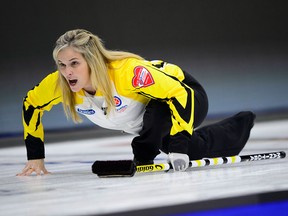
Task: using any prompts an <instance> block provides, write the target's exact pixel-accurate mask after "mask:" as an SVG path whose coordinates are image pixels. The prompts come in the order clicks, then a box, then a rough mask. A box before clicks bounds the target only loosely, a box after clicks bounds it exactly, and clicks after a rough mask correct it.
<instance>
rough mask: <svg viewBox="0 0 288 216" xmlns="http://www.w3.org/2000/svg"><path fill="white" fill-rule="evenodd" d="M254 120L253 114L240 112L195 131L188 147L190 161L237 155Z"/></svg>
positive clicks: (246, 138) (247, 136) (248, 134)
mask: <svg viewBox="0 0 288 216" xmlns="http://www.w3.org/2000/svg"><path fill="white" fill-rule="evenodd" d="M254 119H255V114H254V113H252V112H250V111H246V112H240V113H238V114H236V115H234V116H232V117H230V118H227V119H224V120H222V121H220V122H217V123H214V124H211V125H207V126H205V127H202V128H199V129H197V130H195V131H194V133H193V135H192V137H191V145H190V146H189V152H188V155H189V157H190V160H196V159H201V158H203V157H208V158H212V157H225V156H233V155H238V154H239V153H240V151H241V150H242V149H243V148H244V146H245V144H246V142H247V140H248V139H249V136H250V131H251V129H252V127H253V125H254Z"/></svg>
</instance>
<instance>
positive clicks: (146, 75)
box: [132, 66, 154, 88]
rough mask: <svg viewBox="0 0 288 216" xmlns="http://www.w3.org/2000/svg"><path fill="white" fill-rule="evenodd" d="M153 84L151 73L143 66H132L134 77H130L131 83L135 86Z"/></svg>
mask: <svg viewBox="0 0 288 216" xmlns="http://www.w3.org/2000/svg"><path fill="white" fill-rule="evenodd" d="M153 84H154V80H153V77H152V75H151V73H150V72H149V71H148V70H147V69H146V68H145V67H143V66H137V67H135V68H134V77H133V79H132V85H133V87H136V88H141V87H148V86H150V85H153Z"/></svg>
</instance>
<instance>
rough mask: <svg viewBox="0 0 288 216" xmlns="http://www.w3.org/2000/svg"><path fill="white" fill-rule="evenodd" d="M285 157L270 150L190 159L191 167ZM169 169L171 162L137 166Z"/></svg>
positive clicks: (145, 170)
mask: <svg viewBox="0 0 288 216" xmlns="http://www.w3.org/2000/svg"><path fill="white" fill-rule="evenodd" d="M285 157H286V153H285V152H284V151H278V152H268V153H261V154H251V155H242V156H239V155H237V156H231V157H217V158H205V159H201V160H192V161H190V162H189V167H203V166H214V165H221V164H233V163H240V162H247V161H259V160H270V159H281V158H285ZM169 169H172V165H171V164H170V163H162V164H151V165H142V166H136V172H158V171H168V170H169Z"/></svg>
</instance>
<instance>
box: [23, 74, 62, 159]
mask: <svg viewBox="0 0 288 216" xmlns="http://www.w3.org/2000/svg"><path fill="white" fill-rule="evenodd" d="M57 79H58V72H54V73H52V74H49V75H48V76H47V77H45V78H44V79H43V80H42V81H41V82H40V83H39V84H38V85H36V86H35V87H34V88H33V89H31V90H30V91H28V93H27V95H26V97H25V98H24V100H23V112H22V122H23V128H24V140H25V144H26V148H27V158H28V160H31V159H41V158H44V157H45V151H44V129H43V125H42V116H43V113H44V111H49V110H50V109H51V108H52V107H53V106H54V105H56V104H58V103H60V102H61V101H62V97H61V93H60V91H59V90H58V89H57V88H56V86H57Z"/></svg>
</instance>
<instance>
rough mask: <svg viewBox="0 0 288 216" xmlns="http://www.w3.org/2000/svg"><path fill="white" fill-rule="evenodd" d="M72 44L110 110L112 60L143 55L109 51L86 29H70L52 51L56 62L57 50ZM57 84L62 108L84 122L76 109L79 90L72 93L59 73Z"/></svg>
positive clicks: (67, 113)
mask: <svg viewBox="0 0 288 216" xmlns="http://www.w3.org/2000/svg"><path fill="white" fill-rule="evenodd" d="M66 47H72V48H74V49H75V51H77V52H79V53H81V54H82V56H83V57H84V59H85V60H86V62H87V64H88V66H89V69H90V79H91V83H92V86H93V88H94V89H97V91H100V92H101V93H102V94H103V96H104V98H105V101H106V104H107V108H108V109H107V111H108V112H109V111H110V110H111V108H112V107H114V106H115V104H114V98H113V95H112V86H111V80H110V78H109V75H108V72H107V71H108V68H109V63H111V62H112V61H116V60H122V59H125V58H137V59H143V58H142V57H141V56H139V55H136V54H133V53H130V52H124V51H112V50H107V49H106V48H105V47H104V45H103V42H102V40H101V39H100V38H99V37H98V36H96V35H94V34H92V33H91V32H89V31H87V30H84V29H75V30H70V31H67V32H66V33H65V34H63V35H62V36H60V37H59V38H58V40H57V41H56V45H55V48H54V50H53V58H54V60H55V62H56V64H57V63H58V62H57V56H58V53H59V52H60V51H61V50H62V49H64V48H66ZM58 87H60V89H61V92H62V97H63V108H64V111H65V114H66V116H67V117H71V118H72V119H73V121H74V122H81V118H80V117H79V115H78V114H77V112H76V110H75V105H76V101H75V97H76V95H75V94H76V93H75V92H72V91H71V89H70V87H69V85H68V83H67V81H66V79H65V78H64V77H63V76H62V74H61V73H60V72H59V79H58Z"/></svg>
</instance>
